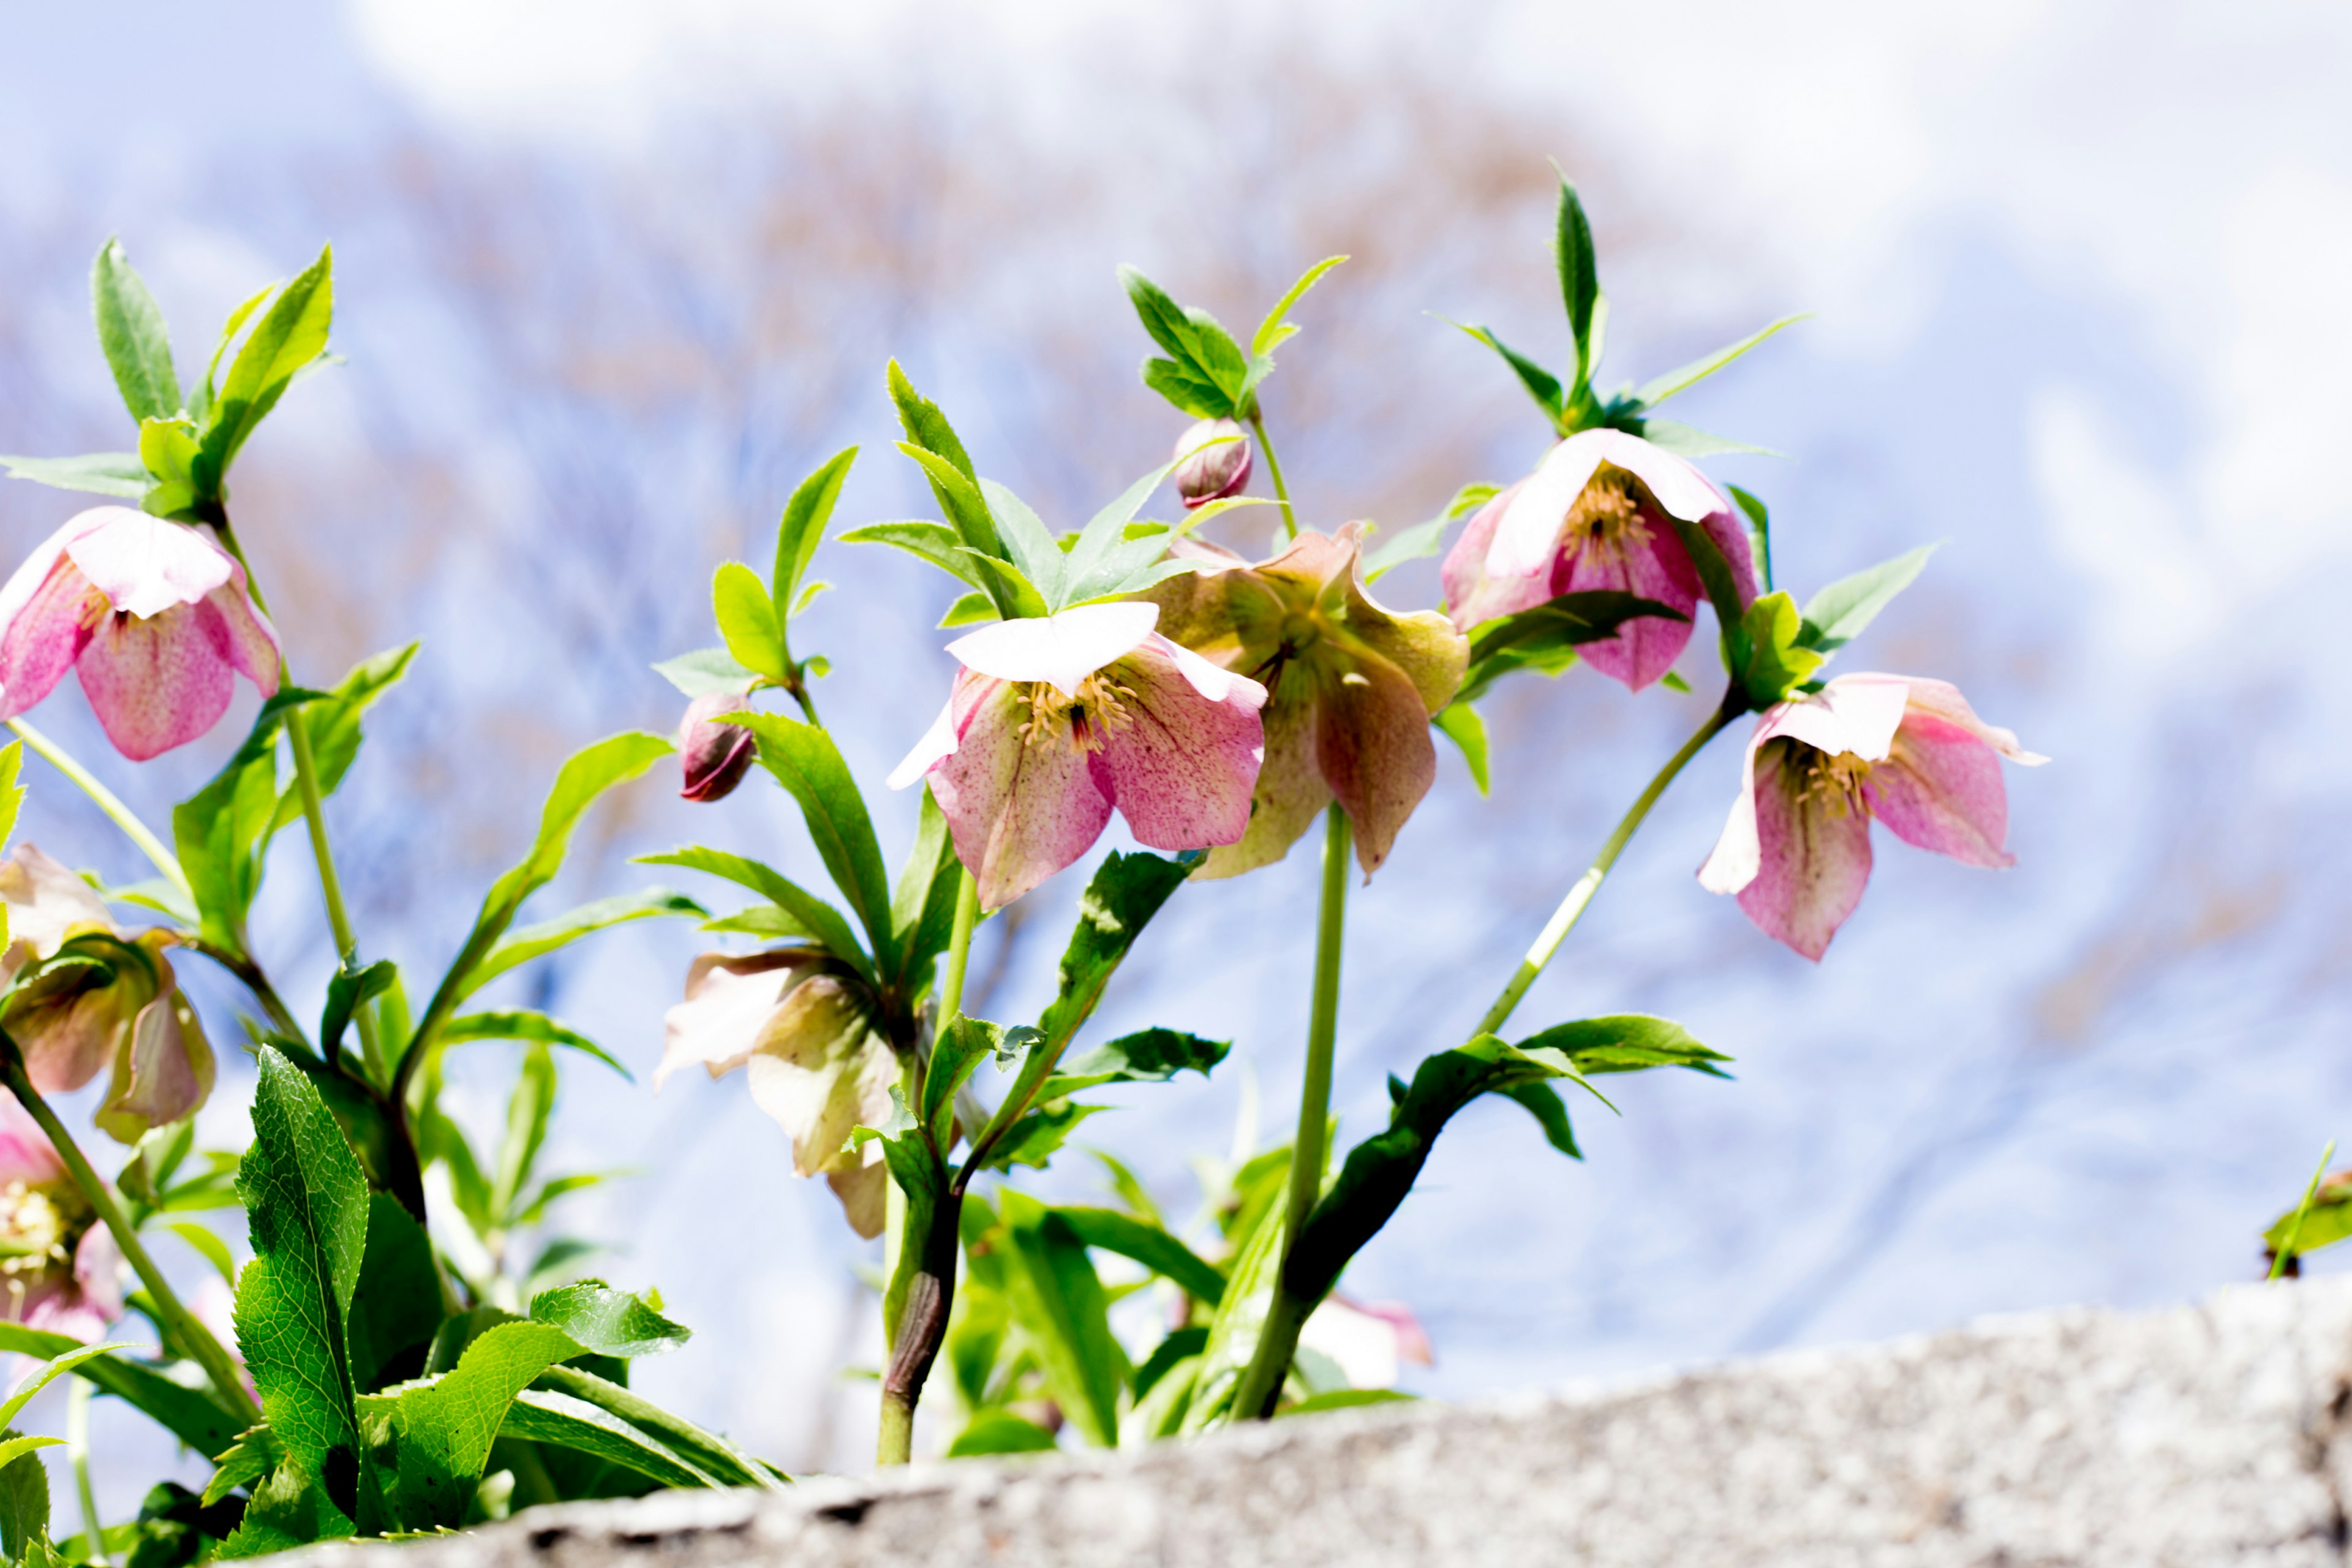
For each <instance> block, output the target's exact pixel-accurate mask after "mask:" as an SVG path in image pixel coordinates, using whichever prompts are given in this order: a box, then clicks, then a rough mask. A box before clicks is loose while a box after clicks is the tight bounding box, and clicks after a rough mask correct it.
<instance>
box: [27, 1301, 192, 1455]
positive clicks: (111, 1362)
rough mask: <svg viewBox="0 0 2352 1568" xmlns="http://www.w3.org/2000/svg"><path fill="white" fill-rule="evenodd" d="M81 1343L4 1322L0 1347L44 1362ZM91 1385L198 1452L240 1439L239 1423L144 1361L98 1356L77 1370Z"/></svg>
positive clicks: (57, 1334)
mask: <svg viewBox="0 0 2352 1568" xmlns="http://www.w3.org/2000/svg"><path fill="white" fill-rule="evenodd" d="M80 1345H81V1342H80V1341H79V1340H76V1339H74V1338H72V1337H71V1336H69V1335H66V1334H60V1333H57V1332H55V1331H51V1330H47V1329H34V1328H27V1327H26V1325H24V1324H22V1323H11V1322H0V1351H11V1352H15V1353H16V1354H18V1355H25V1356H36V1357H38V1358H40V1359H42V1360H44V1361H46V1360H47V1359H49V1358H50V1357H52V1356H58V1355H63V1354H65V1353H67V1352H69V1351H73V1350H78V1349H79V1348H80ZM74 1373H75V1375H76V1376H78V1377H79V1378H81V1379H82V1380H83V1381H84V1382H86V1383H88V1384H89V1385H90V1386H91V1387H93V1388H96V1389H98V1390H99V1391H100V1392H101V1393H104V1394H112V1395H114V1396H115V1397H116V1398H117V1399H120V1400H121V1401H122V1402H123V1403H124V1404H125V1405H130V1406H131V1408H132V1409H134V1410H137V1411H139V1412H140V1413H141V1414H142V1415H146V1416H148V1417H149V1418H151V1419H152V1420H153V1421H154V1422H155V1423H156V1424H157V1425H158V1426H162V1427H163V1429H164V1430H165V1431H167V1432H169V1433H171V1434H172V1436H174V1437H177V1438H178V1439H179V1440H180V1441H181V1442H183V1443H185V1444H186V1445H187V1446H188V1447H191V1448H194V1449H195V1450H196V1451H197V1452H198V1453H200V1454H216V1453H218V1452H220V1451H221V1449H223V1448H225V1447H227V1446H228V1445H229V1444H230V1443H231V1442H233V1441H234V1440H235V1439H236V1430H237V1424H236V1421H235V1420H234V1419H233V1418H232V1417H231V1416H230V1415H228V1413H227V1412H226V1411H225V1410H224V1409H222V1407H221V1406H220V1405H215V1403H214V1402H213V1401H212V1400H211V1399H210V1398H209V1397H207V1396H206V1395H205V1394H202V1393H200V1392H199V1391H197V1390H196V1389H194V1388H191V1387H189V1386H187V1385H186V1384H181V1383H176V1382H174V1381H173V1380H172V1379H171V1378H170V1377H168V1376H166V1375H165V1374H164V1373H163V1372H162V1371H160V1370H158V1369H157V1368H156V1367H155V1366H153V1365H152V1364H150V1363H146V1362H137V1361H130V1360H126V1359H125V1358H123V1357H121V1356H117V1355H109V1356H100V1357H97V1358H95V1359H93V1360H90V1361H87V1362H83V1363H79V1365H77V1366H76V1367H75V1368H74Z"/></svg>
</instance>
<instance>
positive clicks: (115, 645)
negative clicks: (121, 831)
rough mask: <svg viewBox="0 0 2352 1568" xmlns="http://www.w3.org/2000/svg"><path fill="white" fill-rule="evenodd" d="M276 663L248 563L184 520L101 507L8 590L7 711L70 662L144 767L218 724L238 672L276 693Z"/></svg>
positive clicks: (3, 680)
mask: <svg viewBox="0 0 2352 1568" xmlns="http://www.w3.org/2000/svg"><path fill="white" fill-rule="evenodd" d="M68 669H72V670H75V671H77V672H78V673H79V675H80V677H81V689H82V691H83V692H84V694H85V695H87V696H88V697H89V705H90V708H91V710H93V711H95V712H96V713H97V715H98V721H99V723H100V725H101V726H103V727H104V728H105V731H106V738H107V739H108V740H110V741H111V742H114V749H115V750H116V751H118V752H121V753H122V754H123V755H124V756H126V757H129V758H130V759H131V760H132V761H133V762H144V761H146V760H147V759H148V758H150V757H152V756H155V755H157V754H159V753H161V752H168V751H170V750H171V749H172V748H173V747H174V746H180V745H185V744H186V743H187V742H190V741H193V740H194V739H195V738H196V737H197V736H199V735H201V734H203V733H204V732H205V731H207V730H209V729H211V728H212V727H213V725H214V724H215V723H216V722H218V721H219V720H220V716H221V715H222V714H223V713H225V712H226V711H227V710H228V703H229V698H230V696H231V694H232V691H233V689H234V688H235V686H236V675H237V674H239V673H242V674H243V675H244V676H245V678H246V679H247V680H250V681H252V682H253V684H254V685H255V687H257V689H259V690H260V692H261V694H262V695H263V696H265V697H267V696H269V695H271V694H272V693H274V692H275V691H276V690H277V689H278V634H277V632H276V631H275V630H274V629H273V628H272V627H271V626H270V624H269V618H268V616H264V615H263V614H262V613H261V612H260V610H258V609H257V608H256V607H255V606H254V603H253V601H252V599H251V598H250V597H248V596H247V593H246V586H245V568H244V567H242V566H240V565H238V564H237V563H236V560H235V559H234V558H232V557H231V556H230V554H229V553H228V552H227V551H226V550H223V549H222V548H221V547H220V546H219V545H218V544H216V543H215V542H213V541H212V539H211V538H209V537H208V536H207V535H206V534H205V533H204V532H203V531H200V530H198V529H195V528H192V527H190V526H188V525H187V524H185V523H180V522H167V521H164V520H163V519H162V518H158V517H150V516H148V515H147V514H146V513H145V512H143V511H134V510H131V508H129V507H121V506H101V507H93V508H91V509H90V510H88V511H85V512H82V513H80V514H79V515H78V516H76V517H75V518H74V519H73V520H72V521H69V522H68V523H67V524H66V525H65V526H64V527H63V528H61V529H59V530H58V531H57V532H55V533H53V534H51V535H50V536H49V537H48V538H47V540H45V541H43V542H42V544H41V547H40V548H39V549H37V550H36V551H34V552H33V554H32V556H31V558H30V559H28V560H27V561H26V563H24V564H23V565H22V566H19V567H18V568H16V575H14V576H12V577H10V578H9V579H8V582H7V584H6V586H5V587H0V719H13V718H15V717H16V715H18V714H20V713H23V712H25V711H26V710H27V709H30V708H31V707H32V706H33V705H34V704H35V703H37V702H38V701H40V700H41V699H43V698H44V697H47V695H48V694H49V693H50V692H51V691H53V690H55V689H56V688H57V684H58V681H60V680H62V679H65V673H66V671H67V670H68Z"/></svg>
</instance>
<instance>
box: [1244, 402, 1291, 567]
mask: <svg viewBox="0 0 2352 1568" xmlns="http://www.w3.org/2000/svg"><path fill="white" fill-rule="evenodd" d="M1250 430H1251V431H1252V433H1254V434H1255V436H1256V437H1257V445H1258V449H1259V450H1260V451H1262V452H1264V453H1265V476H1266V478H1268V479H1272V480H1273V481H1274V499H1275V500H1277V501H1280V502H1281V503H1282V536H1283V537H1284V538H1285V539H1296V538H1297V537H1298V518H1297V514H1296V513H1295V512H1293V511H1292V510H1291V507H1290V490H1289V489H1288V488H1287V487H1286V486H1285V485H1284V484H1283V482H1282V459H1281V458H1277V457H1276V456H1275V455H1274V437H1271V436H1269V435H1267V434H1266V433H1265V415H1263V414H1261V413H1259V412H1258V411H1257V410H1256V409H1255V408H1253V409H1251V410H1250Z"/></svg>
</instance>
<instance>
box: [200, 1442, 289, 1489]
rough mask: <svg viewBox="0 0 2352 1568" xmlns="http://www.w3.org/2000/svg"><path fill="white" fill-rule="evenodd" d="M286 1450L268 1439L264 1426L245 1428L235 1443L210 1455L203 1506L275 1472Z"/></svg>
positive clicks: (284, 1456)
mask: <svg viewBox="0 0 2352 1568" xmlns="http://www.w3.org/2000/svg"><path fill="white" fill-rule="evenodd" d="M285 1458H286V1450H285V1449H283V1448H281V1447H278V1439H277V1438H276V1437H274V1436H270V1432H269V1426H268V1423H267V1422H264V1423H262V1424H261V1425H260V1426H248V1427H247V1428H246V1429H245V1430H244V1431H242V1432H240V1433H238V1434H237V1437H236V1442H235V1443H234V1444H232V1445H230V1446H229V1447H227V1448H226V1449H224V1450H222V1451H221V1452H220V1453H217V1454H215V1455H213V1456H212V1461H213V1465H214V1469H213V1479H211V1480H209V1481H206V1482H205V1490H204V1499H203V1500H204V1504H205V1507H207V1508H210V1507H211V1506H212V1505H213V1504H215V1503H216V1502H219V1501H220V1500H222V1499H224V1498H226V1497H227V1496H228V1494H229V1493H231V1492H233V1491H235V1490H236V1489H237V1488H239V1487H249V1486H251V1485H252V1484H253V1483H254V1482H256V1481H257V1480H259V1479H261V1478H262V1477H264V1476H266V1475H268V1473H269V1472H270V1471H272V1470H274V1469H276V1468H278V1465H279V1464H280V1463H281V1462H282V1461H283V1460H284V1459H285Z"/></svg>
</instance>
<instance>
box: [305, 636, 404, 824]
mask: <svg viewBox="0 0 2352 1568" xmlns="http://www.w3.org/2000/svg"><path fill="white" fill-rule="evenodd" d="M417 646H418V645H417V644H415V643H410V644H409V645H408V646H407V647H396V648H393V649H391V650H389V651H388V652H384V653H380V654H377V655H376V656H375V657H374V658H368V659H362V660H361V661H360V662H359V663H358V664H355V665H353V666H352V670H351V673H350V674H348V675H346V676H344V677H343V679H341V680H340V681H338V682H336V683H335V686H334V688H333V689H331V690H330V691H328V692H326V693H325V694H324V695H323V696H321V697H320V698H319V699H318V700H315V701H312V702H310V703H308V704H306V705H305V706H304V707H303V708H302V709H301V710H300V711H299V715H297V716H296V717H294V718H289V720H288V722H289V723H292V722H297V721H299V722H300V723H301V724H302V726H303V727H304V730H305V731H306V732H307V733H308V734H309V736H310V760H311V763H313V764H314V765H315V766H316V768H317V769H318V779H319V793H320V795H333V794H334V793H335V791H336V790H337V789H338V788H340V787H341V784H342V782H343V775H344V774H345V773H349V772H350V771H351V766H352V762H353V761H354V760H355V759H357V757H358V756H359V751H360V742H361V740H362V733H361V729H360V720H361V718H362V716H363V715H365V714H366V712H367V710H369V709H370V708H373V707H374V706H375V703H376V700H377V699H378V698H380V697H382V696H383V694H384V693H385V692H387V691H389V690H391V689H393V688H394V686H396V685H398V684H399V683H400V681H401V679H402V678H403V677H404V676H405V675H407V673H408V667H409V664H410V663H411V662H412V661H413V660H414V659H415V657H416V649H417ZM301 815H302V792H301V789H300V787H299V785H297V784H291V783H289V784H287V786H286V787H285V788H284V789H282V790H280V791H279V792H278V810H277V812H276V813H275V814H274V815H273V816H271V818H270V822H269V831H270V832H271V833H272V834H275V833H277V832H278V829H280V828H282V827H285V826H288V825H289V823H291V822H293V821H294V820H295V819H296V818H297V817H299V816H301Z"/></svg>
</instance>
